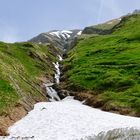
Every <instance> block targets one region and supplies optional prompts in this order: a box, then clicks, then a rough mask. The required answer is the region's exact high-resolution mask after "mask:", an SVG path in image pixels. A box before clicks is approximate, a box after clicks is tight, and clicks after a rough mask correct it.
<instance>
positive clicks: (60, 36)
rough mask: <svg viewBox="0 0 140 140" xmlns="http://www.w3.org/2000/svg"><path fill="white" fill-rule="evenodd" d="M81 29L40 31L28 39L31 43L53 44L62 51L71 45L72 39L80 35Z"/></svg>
mask: <svg viewBox="0 0 140 140" xmlns="http://www.w3.org/2000/svg"><path fill="white" fill-rule="evenodd" d="M81 33H82V31H81V30H61V31H60V30H54V31H50V32H46V33H41V34H39V35H38V36H36V37H34V38H32V39H31V40H29V42H33V43H39V44H44V43H50V44H52V45H53V46H56V47H58V48H60V49H61V50H63V51H66V50H68V48H70V47H71V45H72V43H73V41H74V39H75V38H76V37H77V36H79V35H81Z"/></svg>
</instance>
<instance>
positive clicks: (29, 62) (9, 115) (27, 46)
mask: <svg viewBox="0 0 140 140" xmlns="http://www.w3.org/2000/svg"><path fill="white" fill-rule="evenodd" d="M56 53H58V50H57V49H55V48H53V47H52V46H49V45H42V44H40V45H37V44H32V43H14V44H7V43H3V42H0V77H1V78H0V134H1V133H2V131H3V130H5V129H6V128H7V127H8V126H9V125H10V124H11V123H13V122H15V121H16V120H18V119H20V118H21V117H23V116H24V115H25V114H26V113H27V111H29V110H31V109H32V107H33V105H34V104H35V103H36V102H39V101H46V100H47V98H46V94H45V92H43V90H42V88H41V84H42V83H43V82H45V81H46V80H47V79H48V80H53V74H54V71H53V65H52V62H54V61H56Z"/></svg>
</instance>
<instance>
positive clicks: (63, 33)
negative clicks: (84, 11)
mask: <svg viewBox="0 0 140 140" xmlns="http://www.w3.org/2000/svg"><path fill="white" fill-rule="evenodd" d="M72 33H73V32H72V31H68V30H62V31H56V32H50V33H49V34H50V35H52V36H57V37H58V38H62V37H63V38H64V39H68V38H70V37H71V34H72Z"/></svg>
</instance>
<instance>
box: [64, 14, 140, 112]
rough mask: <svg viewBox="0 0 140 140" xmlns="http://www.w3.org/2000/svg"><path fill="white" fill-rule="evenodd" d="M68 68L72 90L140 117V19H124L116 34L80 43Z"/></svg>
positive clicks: (134, 17) (66, 76)
mask: <svg viewBox="0 0 140 140" xmlns="http://www.w3.org/2000/svg"><path fill="white" fill-rule="evenodd" d="M64 67H65V69H69V70H68V71H67V72H66V74H65V75H64V76H65V78H66V79H67V80H68V81H67V87H69V88H70V89H73V90H78V91H83V90H86V91H91V92H92V93H93V95H94V96H96V98H97V99H101V100H102V101H103V102H104V106H107V108H109V109H110V110H111V107H112V106H115V107H119V108H130V109H131V111H133V112H135V113H137V114H140V15H131V16H127V17H125V18H123V20H122V21H121V23H120V24H118V25H117V26H116V27H115V28H114V29H113V33H112V34H109V35H104V36H96V37H87V38H86V39H81V40H79V42H78V44H77V46H76V47H75V48H74V49H73V50H71V52H69V54H68V58H67V59H66V60H65V62H64Z"/></svg>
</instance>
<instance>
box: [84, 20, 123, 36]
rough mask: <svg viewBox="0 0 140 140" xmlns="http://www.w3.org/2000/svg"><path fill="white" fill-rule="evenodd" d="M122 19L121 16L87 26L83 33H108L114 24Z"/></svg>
mask: <svg viewBox="0 0 140 140" xmlns="http://www.w3.org/2000/svg"><path fill="white" fill-rule="evenodd" d="M120 21H121V18H118V19H113V20H110V21H108V22H105V23H102V24H98V25H94V26H89V27H86V28H85V29H84V30H83V34H84V35H86V34H87V35H91V34H95V35H98V34H101V35H103V34H107V33H108V32H109V30H111V29H112V28H113V27H114V26H116V25H117V24H119V23H120Z"/></svg>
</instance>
